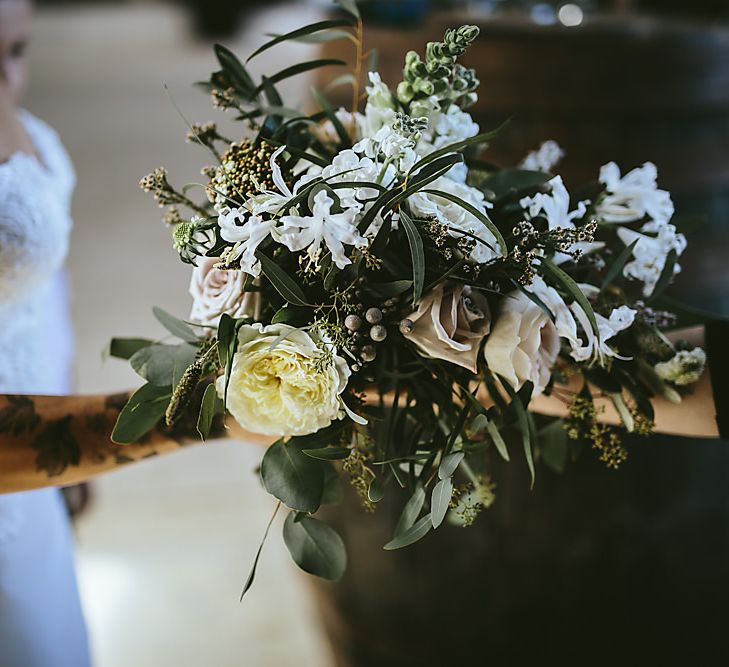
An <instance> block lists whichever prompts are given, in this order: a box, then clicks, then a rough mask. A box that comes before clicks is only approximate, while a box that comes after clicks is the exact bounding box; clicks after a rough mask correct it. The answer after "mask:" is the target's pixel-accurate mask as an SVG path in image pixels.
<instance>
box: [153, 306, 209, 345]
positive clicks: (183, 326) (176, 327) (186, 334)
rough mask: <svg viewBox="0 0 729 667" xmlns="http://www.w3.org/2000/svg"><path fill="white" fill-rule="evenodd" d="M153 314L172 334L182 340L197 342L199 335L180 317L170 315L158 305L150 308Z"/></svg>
mask: <svg viewBox="0 0 729 667" xmlns="http://www.w3.org/2000/svg"><path fill="white" fill-rule="evenodd" d="M152 312H153V313H154V316H155V317H156V318H157V319H158V320H159V323H160V324H161V325H162V326H163V327H164V328H165V329H167V331H169V332H170V333H171V334H172V335H173V336H177V338H179V339H180V340H184V341H185V342H187V343H199V342H200V336H198V335H197V334H196V333H195V332H194V331H193V329H192V327H191V326H190V325H189V324H187V322H183V321H182V320H181V319H179V318H177V317H175V316H174V315H170V314H169V313H168V312H167V311H165V310H162V308H159V307H158V306H155V307H154V308H152Z"/></svg>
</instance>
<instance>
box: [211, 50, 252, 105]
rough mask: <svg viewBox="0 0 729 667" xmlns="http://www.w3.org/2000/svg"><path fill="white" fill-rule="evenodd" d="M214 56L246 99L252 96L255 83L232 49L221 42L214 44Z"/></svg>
mask: <svg viewBox="0 0 729 667" xmlns="http://www.w3.org/2000/svg"><path fill="white" fill-rule="evenodd" d="M213 50H214V51H215V56H216V57H217V59H218V62H219V63H220V66H221V67H222V68H223V71H224V72H225V73H226V74H227V75H228V76H229V77H230V78H231V80H232V83H233V85H234V86H235V87H236V88H237V89H238V90H240V91H241V92H242V93H244V94H245V96H246V98H247V99H252V98H253V97H254V95H253V94H252V93H253V90H254V89H255V87H256V86H255V84H254V83H253V79H252V78H251V75H250V74H249V73H248V70H246V68H245V67H244V66H243V63H241V61H240V60H239V59H238V56H236V55H235V54H234V53H233V52H232V51H230V50H229V49H226V48H225V47H224V46H223V45H222V44H215V45H214V46H213Z"/></svg>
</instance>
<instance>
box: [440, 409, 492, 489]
mask: <svg viewBox="0 0 729 667" xmlns="http://www.w3.org/2000/svg"><path fill="white" fill-rule="evenodd" d="M479 416H483V415H479ZM464 456H465V454H464V453H463V452H451V453H450V454H446V455H445V456H444V457H443V460H442V461H441V462H440V466H438V479H446V478H447V477H452V476H453V473H454V472H456V469H457V468H458V466H459V465H461V461H463V457H464Z"/></svg>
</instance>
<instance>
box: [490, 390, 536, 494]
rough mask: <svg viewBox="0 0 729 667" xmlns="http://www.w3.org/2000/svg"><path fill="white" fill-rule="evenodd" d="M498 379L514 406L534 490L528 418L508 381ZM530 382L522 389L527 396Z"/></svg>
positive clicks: (524, 408) (532, 454) (532, 456)
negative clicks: (525, 391) (525, 388)
mask: <svg viewBox="0 0 729 667" xmlns="http://www.w3.org/2000/svg"><path fill="white" fill-rule="evenodd" d="M499 379H500V380H501V384H502V385H503V386H504V388H505V389H506V391H507V393H508V394H509V396H510V397H511V404H510V405H512V406H514V410H515V412H516V420H517V422H518V424H519V430H520V431H521V439H522V444H523V445H524V456H525V457H526V461H527V465H528V466H529V474H530V475H531V479H532V484H531V485H532V488H534V479H535V473H534V453H533V452H532V431H531V428H530V427H529V418H528V416H527V411H526V407H525V406H524V404H523V403H522V402H521V398H520V397H519V396H518V395H517V393H516V391H514V388H513V387H512V386H511V385H510V384H509V381H508V380H507V379H506V378H504V377H501V376H499ZM530 384H531V383H530V382H527V383H526V384H525V385H524V387H527V389H528V391H527V394H529V393H530V391H531V389H529V387H528V385H530Z"/></svg>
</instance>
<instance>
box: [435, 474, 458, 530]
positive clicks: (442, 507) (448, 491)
mask: <svg viewBox="0 0 729 667" xmlns="http://www.w3.org/2000/svg"><path fill="white" fill-rule="evenodd" d="M452 496H453V482H452V481H451V478H450V477H446V478H445V479H441V480H440V481H439V482H438V483H437V484H436V485H435V486H434V487H433V494H432V495H431V497H430V522H431V523H432V524H433V528H437V527H438V526H440V524H441V523H443V519H445V515H446V514H447V513H448V505H449V504H450V502H451V497H452Z"/></svg>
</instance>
